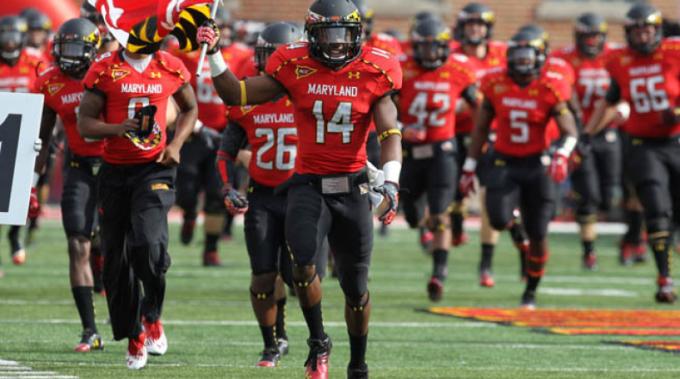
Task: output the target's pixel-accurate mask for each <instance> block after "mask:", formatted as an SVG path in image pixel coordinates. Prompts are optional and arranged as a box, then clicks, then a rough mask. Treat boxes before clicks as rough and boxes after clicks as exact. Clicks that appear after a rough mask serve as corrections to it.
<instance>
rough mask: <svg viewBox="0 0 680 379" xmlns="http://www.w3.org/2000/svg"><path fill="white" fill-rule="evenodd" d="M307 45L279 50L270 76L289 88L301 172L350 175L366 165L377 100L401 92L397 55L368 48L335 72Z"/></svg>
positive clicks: (271, 60)
mask: <svg viewBox="0 0 680 379" xmlns="http://www.w3.org/2000/svg"><path fill="white" fill-rule="evenodd" d="M308 46H309V45H308V44H307V43H295V44H290V45H286V46H281V47H279V48H278V49H277V50H276V51H275V52H274V54H273V55H272V56H271V57H270V58H269V61H268V62H267V70H266V71H267V74H269V75H270V76H271V77H272V78H274V79H275V80H277V81H278V82H279V83H281V85H282V86H283V87H284V88H285V89H286V90H287V92H288V94H289V96H290V99H291V101H292V102H293V104H294V106H295V121H296V122H297V127H298V138H299V141H298V151H297V154H298V159H297V163H296V166H295V172H296V173H299V174H315V175H328V174H341V173H352V172H357V171H359V170H361V169H363V168H364V167H365V166H366V139H367V137H368V131H369V125H370V124H371V120H372V119H373V112H372V107H373V104H374V103H375V102H376V100H378V99H380V98H381V97H383V96H386V95H389V94H390V93H391V92H393V91H397V90H399V89H400V88H401V80H402V78H401V68H400V65H399V62H398V61H397V59H396V58H395V57H393V56H392V55H390V54H389V53H388V52H385V51H383V50H380V49H376V48H369V47H365V48H363V49H362V52H361V53H360V54H359V55H358V56H357V58H356V59H354V60H353V61H351V62H349V63H348V64H346V65H345V66H343V67H342V68H340V69H338V70H333V69H331V68H329V67H327V66H324V65H323V64H321V63H319V62H317V61H316V60H314V59H312V58H311V56H310V53H309V47H308Z"/></svg>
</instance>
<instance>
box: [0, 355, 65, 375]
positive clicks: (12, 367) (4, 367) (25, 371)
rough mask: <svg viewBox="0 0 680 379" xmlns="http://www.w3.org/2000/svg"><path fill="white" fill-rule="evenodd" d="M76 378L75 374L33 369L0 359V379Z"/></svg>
mask: <svg viewBox="0 0 680 379" xmlns="http://www.w3.org/2000/svg"><path fill="white" fill-rule="evenodd" d="M5 378H7V379H9V378H12V379H16V378H19V379H42V378H45V379H48V378H49V379H55V378H58V379H74V378H75V379H78V377H77V376H71V375H61V374H59V373H56V372H53V371H35V370H33V369H32V368H30V367H28V366H24V365H21V364H19V362H16V361H9V360H5V359H0V379H5Z"/></svg>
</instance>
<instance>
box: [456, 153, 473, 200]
mask: <svg viewBox="0 0 680 379" xmlns="http://www.w3.org/2000/svg"><path fill="white" fill-rule="evenodd" d="M476 166H477V162H476V161H474V160H472V158H467V159H465V163H464V164H463V172H462V173H461V175H460V180H459V182H458V191H460V194H461V195H463V197H466V196H468V195H469V194H471V193H474V192H475V169H476Z"/></svg>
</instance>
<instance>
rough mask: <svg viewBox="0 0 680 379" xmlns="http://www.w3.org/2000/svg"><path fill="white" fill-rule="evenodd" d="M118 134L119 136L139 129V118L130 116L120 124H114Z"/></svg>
mask: <svg viewBox="0 0 680 379" xmlns="http://www.w3.org/2000/svg"><path fill="white" fill-rule="evenodd" d="M113 127H114V128H115V129H114V130H115V131H116V134H117V135H119V136H121V137H122V136H123V135H125V133H127V132H133V131H136V130H138V129H139V120H137V119H134V118H129V119H127V120H125V121H123V122H122V123H120V124H118V125H114V126H113Z"/></svg>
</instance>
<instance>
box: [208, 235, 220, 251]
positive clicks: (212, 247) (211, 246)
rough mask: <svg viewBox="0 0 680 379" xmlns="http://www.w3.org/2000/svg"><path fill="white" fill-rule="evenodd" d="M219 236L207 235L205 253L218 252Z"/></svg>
mask: <svg viewBox="0 0 680 379" xmlns="http://www.w3.org/2000/svg"><path fill="white" fill-rule="evenodd" d="M219 239H220V235H219V234H206V235H205V252H206V253H208V252H211V251H217V241H219Z"/></svg>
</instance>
